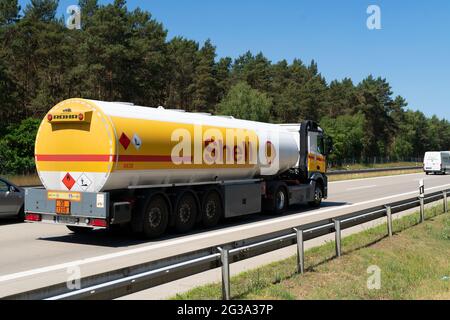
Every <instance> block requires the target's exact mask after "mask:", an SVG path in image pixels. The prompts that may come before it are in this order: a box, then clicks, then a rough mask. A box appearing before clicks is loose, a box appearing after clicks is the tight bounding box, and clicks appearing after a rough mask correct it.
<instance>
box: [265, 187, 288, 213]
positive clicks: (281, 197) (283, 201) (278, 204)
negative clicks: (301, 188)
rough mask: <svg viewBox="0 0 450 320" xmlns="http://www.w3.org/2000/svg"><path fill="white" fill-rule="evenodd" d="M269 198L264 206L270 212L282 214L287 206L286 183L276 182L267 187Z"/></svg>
mask: <svg viewBox="0 0 450 320" xmlns="http://www.w3.org/2000/svg"><path fill="white" fill-rule="evenodd" d="M269 190H270V191H269V194H270V196H271V197H270V198H269V199H268V201H267V202H265V203H266V204H264V206H265V207H266V210H267V211H268V212H269V213H271V214H276V215H278V214H282V213H283V212H285V211H286V210H287V208H288V206H289V195H288V193H287V188H286V185H285V184H283V183H276V184H274V185H273V186H272V187H271V188H270V189H269Z"/></svg>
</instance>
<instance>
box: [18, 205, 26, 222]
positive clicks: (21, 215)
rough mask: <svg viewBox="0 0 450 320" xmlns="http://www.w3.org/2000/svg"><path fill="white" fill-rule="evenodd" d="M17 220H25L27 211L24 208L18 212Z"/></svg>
mask: <svg viewBox="0 0 450 320" xmlns="http://www.w3.org/2000/svg"><path fill="white" fill-rule="evenodd" d="M17 220H19V222H24V221H25V211H24V209H23V207H22V208H20V210H19V213H18V214H17Z"/></svg>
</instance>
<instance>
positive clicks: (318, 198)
mask: <svg viewBox="0 0 450 320" xmlns="http://www.w3.org/2000/svg"><path fill="white" fill-rule="evenodd" d="M322 199H323V189H322V185H321V184H320V183H316V187H315V189H314V200H313V201H311V202H309V206H310V207H313V208H318V207H320V205H321V204H322Z"/></svg>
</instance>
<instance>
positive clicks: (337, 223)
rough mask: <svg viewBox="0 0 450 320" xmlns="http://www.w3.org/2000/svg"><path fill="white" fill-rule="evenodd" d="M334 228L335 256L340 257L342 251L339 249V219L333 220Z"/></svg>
mask: <svg viewBox="0 0 450 320" xmlns="http://www.w3.org/2000/svg"><path fill="white" fill-rule="evenodd" d="M334 230H335V243H336V256H337V257H340V256H341V255H342V251H341V221H339V220H334Z"/></svg>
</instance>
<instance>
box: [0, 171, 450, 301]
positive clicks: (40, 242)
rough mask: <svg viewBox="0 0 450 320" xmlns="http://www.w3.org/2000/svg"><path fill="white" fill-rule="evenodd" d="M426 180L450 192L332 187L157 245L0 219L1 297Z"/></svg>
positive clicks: (381, 184) (371, 200) (400, 194)
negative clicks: (307, 202) (322, 195)
mask: <svg viewBox="0 0 450 320" xmlns="http://www.w3.org/2000/svg"><path fill="white" fill-rule="evenodd" d="M421 179H424V180H425V187H426V192H435V191H439V190H442V189H445V188H450V176H449V175H447V176H425V175H424V174H422V173H420V174H408V175H401V176H389V177H378V178H369V179H362V180H350V181H339V182H333V183H330V187H329V196H330V197H329V199H327V200H326V201H325V202H324V204H323V206H322V207H321V208H319V209H315V210H311V209H310V208H309V207H307V206H298V207H295V208H292V210H291V211H290V212H289V213H287V214H284V215H283V216H270V215H264V214H258V215H252V216H248V217H241V218H235V219H231V220H229V221H226V222H225V223H224V224H222V225H221V226H220V227H218V228H214V229H199V230H196V231H195V232H192V233H190V234H188V235H177V234H169V235H168V236H166V237H165V238H163V239H159V240H158V241H142V240H137V239H133V237H132V236H130V235H123V234H122V235H117V234H111V233H108V232H105V231H96V232H93V233H91V234H89V235H75V234H72V233H71V232H70V231H68V230H67V229H66V228H65V227H64V226H55V225H44V224H28V223H17V222H16V221H11V220H0V297H4V296H7V295H11V294H14V293H19V292H23V291H28V290H31V289H35V288H39V287H42V286H48V285H51V284H56V283H60V282H65V281H67V280H68V277H70V276H71V275H72V273H71V272H74V271H73V270H74V269H73V268H74V267H79V268H80V269H79V270H80V272H81V276H83V277H85V276H89V275H93V274H97V273H102V272H106V271H109V270H115V269H118V268H122V267H127V266H131V265H135V264H138V263H143V262H148V261H152V260H158V259H161V258H164V257H168V256H171V255H176V254H178V253H180V252H189V251H193V250H198V249H201V248H205V247H211V246H215V245H220V244H223V243H228V242H233V241H239V240H241V239H244V238H249V237H253V236H258V235H261V234H265V233H270V232H273V231H277V230H282V229H287V228H290V227H295V226H298V225H302V224H305V223H309V222H313V221H317V220H322V219H325V218H331V217H336V216H339V215H343V214H346V213H349V212H353V211H356V210H360V209H364V208H369V207H373V206H376V205H380V204H385V203H389V202H394V201H398V200H402V199H406V198H411V197H414V196H415V195H417V194H418V188H419V181H420V180H421ZM186 289H188V288H186Z"/></svg>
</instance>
